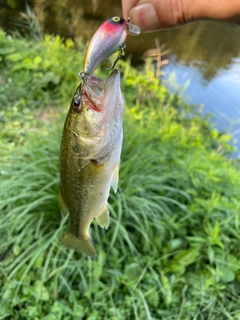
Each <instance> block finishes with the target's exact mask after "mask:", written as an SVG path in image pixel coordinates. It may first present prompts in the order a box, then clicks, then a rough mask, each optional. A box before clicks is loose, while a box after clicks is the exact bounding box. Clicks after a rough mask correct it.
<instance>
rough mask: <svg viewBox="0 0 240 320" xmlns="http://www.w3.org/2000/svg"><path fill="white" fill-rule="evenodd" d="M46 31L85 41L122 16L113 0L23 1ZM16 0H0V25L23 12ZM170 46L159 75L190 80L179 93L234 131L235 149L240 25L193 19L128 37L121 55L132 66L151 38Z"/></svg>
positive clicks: (239, 133)
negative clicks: (186, 22) (175, 26)
mask: <svg viewBox="0 0 240 320" xmlns="http://www.w3.org/2000/svg"><path fill="white" fill-rule="evenodd" d="M28 4H29V5H30V6H31V7H32V8H34V11H35V12H36V14H37V16H38V18H39V20H40V23H41V25H42V26H43V29H44V31H45V32H49V33H53V34H60V35H61V36H62V37H65V38H67V37H71V38H75V37H79V36H81V37H83V39H84V40H85V41H88V40H89V39H90V38H91V36H92V34H93V33H94V31H95V30H96V29H97V28H98V27H99V25H100V24H101V23H102V22H103V21H104V20H106V19H108V18H109V17H111V16H114V15H121V2H120V0H119V1H118V2H116V1H115V0H88V1H87V0H79V1H76V0H66V1H61V0H55V1H51V2H50V1H48V0H28ZM24 8H25V3H24V1H21V0H0V26H3V27H4V28H5V29H9V28H13V26H12V25H11V20H12V19H14V18H16V17H17V16H18V15H19V12H21V11H24V10H25V9H24ZM156 37H157V38H158V39H159V41H160V42H161V43H165V44H166V47H167V48H169V49H170V50H171V52H170V54H168V59H169V61H170V62H169V64H168V65H167V66H166V67H164V77H163V80H164V81H166V82H167V79H168V78H169V75H170V74H171V73H172V72H173V73H175V76H176V81H177V83H178V84H180V85H182V84H184V83H186V81H189V85H188V88H187V89H186V91H185V93H184V96H185V97H186V99H187V100H188V101H189V102H191V103H193V104H196V105H201V106H203V114H205V113H207V112H210V113H211V114H212V117H213V119H212V121H213V123H214V124H215V125H216V128H217V129H218V130H220V131H227V132H230V133H232V134H233V136H234V138H235V140H236V141H235V145H236V146H237V148H238V150H237V151H236V152H235V153H234V154H233V156H235V157H236V156H237V155H239V154H240V90H239V88H240V27H238V26H236V25H231V24H226V23H218V22H198V23H194V24H190V25H187V26H184V27H181V28H176V29H172V30H167V31H161V32H157V33H153V34H142V35H140V36H139V37H136V38H133V37H131V39H130V38H129V39H128V40H127V49H126V54H127V55H131V56H132V62H133V64H135V65H138V64H139V63H142V60H141V56H142V54H143V53H144V52H145V51H146V50H148V49H151V48H154V46H155V44H154V39H155V38H156Z"/></svg>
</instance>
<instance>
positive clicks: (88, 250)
mask: <svg viewBox="0 0 240 320" xmlns="http://www.w3.org/2000/svg"><path fill="white" fill-rule="evenodd" d="M61 243H62V244H63V245H64V246H65V247H67V248H70V249H77V250H80V251H81V252H82V253H84V254H85V255H86V256H89V257H91V258H96V257H97V253H96V250H95V248H94V246H93V243H92V240H91V238H90V237H89V238H88V239H84V238H81V237H78V238H77V237H75V236H74V235H73V234H71V233H70V232H67V233H66V234H65V236H64V237H63V238H62V240H61Z"/></svg>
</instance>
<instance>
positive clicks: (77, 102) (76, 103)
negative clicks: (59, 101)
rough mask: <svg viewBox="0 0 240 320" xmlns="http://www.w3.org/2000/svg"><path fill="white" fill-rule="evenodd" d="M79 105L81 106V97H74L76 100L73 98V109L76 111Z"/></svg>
mask: <svg viewBox="0 0 240 320" xmlns="http://www.w3.org/2000/svg"><path fill="white" fill-rule="evenodd" d="M79 106H80V99H78V98H74V100H73V109H74V110H75V111H77V110H78V107H79Z"/></svg>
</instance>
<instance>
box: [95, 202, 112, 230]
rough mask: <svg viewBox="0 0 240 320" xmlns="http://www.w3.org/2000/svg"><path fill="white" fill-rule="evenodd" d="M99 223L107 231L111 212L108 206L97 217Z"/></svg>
mask: <svg viewBox="0 0 240 320" xmlns="http://www.w3.org/2000/svg"><path fill="white" fill-rule="evenodd" d="M96 220H97V223H98V224H99V225H100V227H101V228H105V229H107V228H108V227H109V224H110V217H109V210H108V206H107V204H106V205H105V206H104V207H103V209H102V210H101V211H100V213H99V214H98V215H97V216H96Z"/></svg>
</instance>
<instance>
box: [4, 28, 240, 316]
mask: <svg viewBox="0 0 240 320" xmlns="http://www.w3.org/2000/svg"><path fill="white" fill-rule="evenodd" d="M42 41H44V43H45V45H43V42H41V41H40V42H39V43H38V48H39V50H38V51H36V50H34V49H33V48H31V43H29V42H26V41H25V40H15V39H14V38H11V37H8V36H6V35H4V34H3V33H1V43H4V45H2V46H0V47H1V48H5V49H6V48H7V49H6V51H5V53H4V55H3V53H1V54H2V60H1V70H3V69H4V72H3V73H2V74H3V76H2V77H3V80H2V81H3V82H4V85H9V88H10V89H9V90H13V88H14V86H13V85H12V82H11V81H10V82H8V80H7V79H8V78H9V77H10V75H13V76H12V78H11V79H13V80H12V81H13V82H14V83H15V76H14V74H15V75H16V74H17V73H18V72H20V71H21V72H22V74H27V75H28V77H29V78H28V79H29V80H28V81H29V82H24V84H22V85H21V81H22V80H19V81H20V85H19V86H20V87H21V90H22V97H21V98H22V99H24V101H25V102H24V103H22V105H21V107H17V106H16V105H15V107H16V109H14V110H15V111H14V112H12V109H13V108H10V105H9V102H10V101H11V95H10V94H8V93H4V97H3V98H4V99H5V104H4V106H3V109H2V117H5V122H4V123H3V130H2V132H1V139H2V144H3V143H4V144H5V146H8V148H7V149H5V151H1V156H2V162H1V167H0V210H1V211H0V238H1V243H0V259H1V264H0V275H1V280H0V292H1V293H0V296H1V300H0V319H41V320H42V319H44V320H51V319H88V320H95V319H204V320H205V319H239V318H240V307H239V298H238V294H239V282H240V251H239V238H240V236H239V228H240V225H239V212H240V201H239V185H240V175H239V171H238V169H239V168H238V166H239V165H238V163H237V162H236V163H233V162H231V161H229V160H226V158H225V157H224V156H223V154H219V153H218V152H217V151H216V149H217V147H218V146H219V145H222V146H223V151H222V152H228V151H229V150H230V147H229V146H228V144H227V140H228V139H229V137H228V136H227V135H219V134H218V133H217V132H216V131H215V130H212V129H211V128H210V126H209V124H208V123H207V120H205V119H201V118H200V116H199V115H197V113H194V111H193V110H192V109H191V108H190V107H189V106H185V105H184V104H183V102H182V101H181V99H180V98H179V97H177V96H174V95H170V94H169V93H168V92H167V90H166V88H165V87H164V86H161V85H159V83H158V81H157V80H156V79H154V78H153V76H152V74H151V73H150V71H149V70H148V69H146V70H142V71H136V70H135V69H132V68H131V67H130V66H129V63H126V62H121V63H120V64H119V65H118V67H120V68H121V69H122V71H123V73H124V74H123V81H122V91H123V93H124V95H125V97H126V105H127V106H126V108H125V113H124V123H123V124H124V144H123V151H122V162H121V170H120V183H119V190H118V192H117V193H116V194H113V193H111V196H110V199H109V204H110V213H111V224H110V227H109V229H108V230H107V231H103V230H102V229H100V228H99V227H98V226H97V224H96V223H95V222H93V224H92V226H91V233H92V237H93V239H94V242H95V246H96V250H97V252H98V258H97V259H96V260H92V259H90V258H86V257H83V256H82V255H81V254H80V253H78V252H74V251H73V250H68V249H65V248H64V247H62V246H61V245H60V244H59V239H60V238H61V236H62V234H63V233H64V232H65V231H66V228H67V224H66V220H67V218H65V219H63V220H62V219H61V216H60V213H59V209H58V203H57V192H58V185H59V176H58V153H59V144H60V135H61V130H62V125H63V110H62V109H63V108H62V107H58V105H60V104H59V102H61V105H62V106H64V109H65V110H64V114H66V110H67V105H68V104H69V103H70V100H71V98H72V95H73V93H74V90H75V88H74V83H75V80H76V79H75V78H76V70H78V69H79V62H78V63H77V62H76V61H75V58H76V57H79V53H76V52H75V50H74V49H73V48H66V47H65V46H64V45H63V44H62V43H61V41H60V39H59V38H58V37H57V38H51V39H50V37H48V36H46V37H45V40H42ZM46 41H47V42H46ZM46 43H48V46H46ZM9 48H12V49H11V50H14V51H11V50H10V49H9ZM23 48H25V49H23ZM26 48H28V51H29V59H30V61H31V62H29V68H28V67H27V68H25V67H24V63H23V61H24V59H26V56H25V53H24V52H25V50H26ZM7 50H10V52H9V51H8V52H7ZM46 52H49V56H48V57H49V59H50V57H51V59H52V60H54V61H52V63H48V58H46ZM13 57H15V58H13ZM16 57H18V59H17V58H16ZM37 57H39V58H38V59H37ZM53 57H55V58H54V59H53ZM61 57H62V58H63V57H65V58H64V59H62V58H61ZM14 59H15V60H14ZM34 61H35V63H36V64H35V67H34V68H35V69H34V68H33V67H31V66H34ZM36 61H39V62H36ZM63 61H64V63H63ZM73 62H74V63H76V64H75V65H74V63H73ZM73 65H74V67H73ZM14 66H15V67H14ZM16 66H18V67H16ZM66 70H68V72H66ZM17 71H18V72H17ZM47 72H52V73H53V74H54V76H53V78H51V77H49V78H48V80H46V78H45V80H46V81H45V80H44V81H42V82H41V81H40V83H41V84H42V83H45V84H44V85H43V86H41V85H40V86H38V85H37V83H38V82H37V81H36V79H37V78H38V76H39V73H42V74H43V75H44V74H46V73H47ZM24 77H25V76H22V77H20V78H24ZM55 77H56V79H58V80H56V81H55V80H54V79H55ZM24 79H25V78H24ZM50 79H52V80H53V81H52V80H50ZM69 83H71V85H70V86H69ZM72 83H73V85H72ZM34 85H35V87H34ZM34 90H37V92H40V94H39V95H38V94H37V95H36V92H35V93H34ZM42 97H44V99H43V100H41V99H42ZM21 98H19V95H18V93H16V96H15V97H14V101H12V102H13V104H15V103H17V102H16V101H19V100H18V99H21ZM46 102H47V105H48V108H47V109H46V110H45V112H46V111H47V112H48V110H49V106H50V107H51V106H53V108H54V110H56V113H57V114H58V116H57V118H56V117H55V116H53V117H51V118H50V119H48V122H46V121H45V120H46V119H45V118H44V121H42V120H41V119H39V118H37V117H36V115H39V111H38V110H37V109H38V108H35V106H38V105H39V108H41V109H43V110H44V108H46ZM56 102H57V104H56ZM33 103H34V104H33ZM33 106H34V108H33ZM65 107H66V108H65ZM50 109H51V108H50ZM190 110H192V112H191V114H192V116H191V117H189V116H188V117H186V115H189V112H190ZM54 115H55V113H54ZM15 117H16V119H22V121H23V123H25V119H28V127H25V126H24V125H23V126H22V139H21V141H18V142H16V140H15V138H14V137H17V136H18V130H19V127H21V125H19V126H17V125H16V124H15V123H14V121H13V119H14V118H15ZM18 121H20V120H18ZM49 124H51V125H49ZM36 128H37V129H38V130H36ZM9 131H11V137H12V140H11V139H10V138H9Z"/></svg>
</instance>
